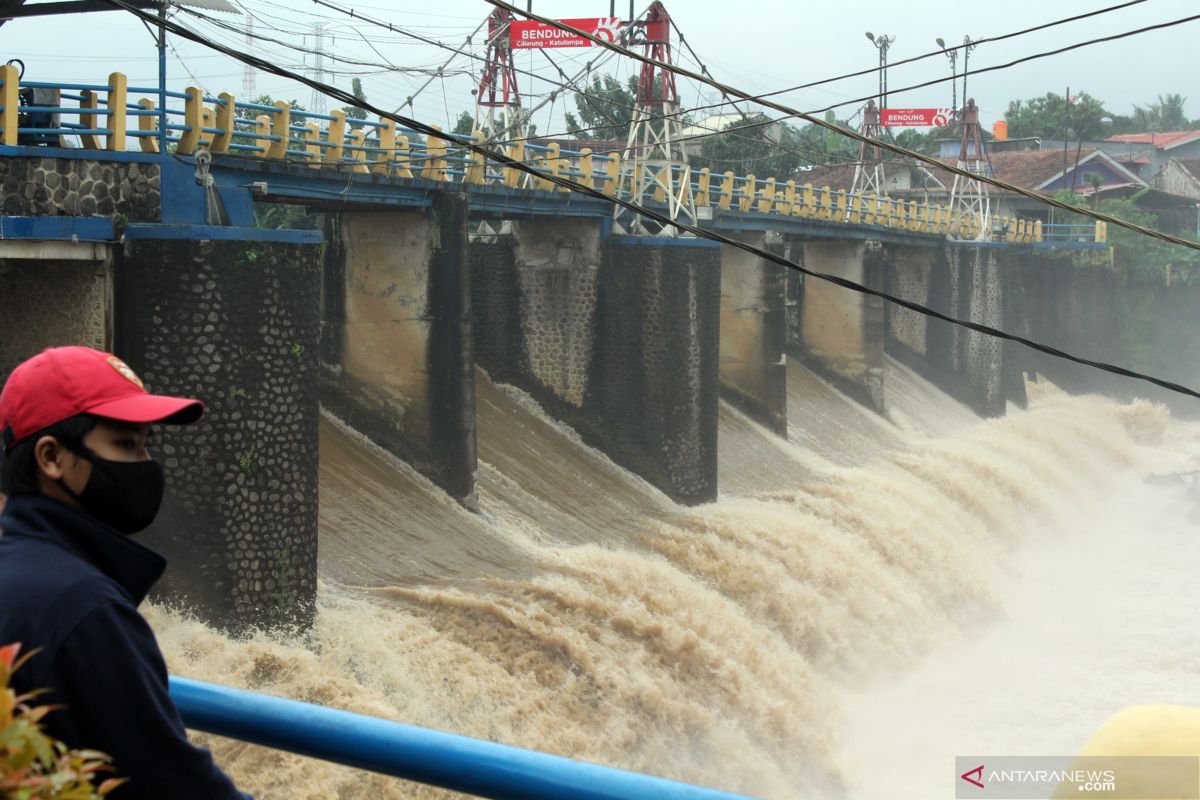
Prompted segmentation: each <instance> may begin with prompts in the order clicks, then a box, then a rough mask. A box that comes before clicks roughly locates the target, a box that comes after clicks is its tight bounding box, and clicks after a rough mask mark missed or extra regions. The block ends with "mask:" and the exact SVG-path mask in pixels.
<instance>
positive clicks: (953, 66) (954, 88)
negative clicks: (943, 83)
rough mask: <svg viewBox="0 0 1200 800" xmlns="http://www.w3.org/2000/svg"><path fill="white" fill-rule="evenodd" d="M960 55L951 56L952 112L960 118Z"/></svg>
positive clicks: (954, 53)
mask: <svg viewBox="0 0 1200 800" xmlns="http://www.w3.org/2000/svg"><path fill="white" fill-rule="evenodd" d="M957 61H958V53H957V51H956V52H953V53H951V54H950V111H951V112H952V113H953V114H954V116H956V117H957V116H958V64H956V63H955V62H957Z"/></svg>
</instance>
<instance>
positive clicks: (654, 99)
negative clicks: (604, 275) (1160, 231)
mask: <svg viewBox="0 0 1200 800" xmlns="http://www.w3.org/2000/svg"><path fill="white" fill-rule="evenodd" d="M635 25H636V27H637V28H640V31H638V30H636V29H635V30H634V31H633V37H632V39H631V41H630V45H638V44H640V45H643V47H644V50H643V53H644V54H645V55H646V56H647V57H648V58H650V59H653V60H655V61H660V62H662V63H663V64H671V63H673V62H672V60H671V17H670V16H669V15H668V14H667V10H666V8H664V7H663V4H662V3H660V2H654V3H651V5H650V9H649V10H648V11H647V12H646V18H645V20H644V21H641V22H638V23H635ZM639 33H640V36H639ZM682 139H683V125H682V124H681V123H680V118H679V92H678V91H676V88H675V73H673V72H671V70H669V69H666V68H664V67H660V66H656V65H654V64H643V65H642V73H641V76H640V77H639V78H638V88H637V102H636V104H635V106H634V111H633V119H632V120H631V122H630V124H629V140H628V143H627V144H626V146H625V154H624V156H623V158H622V161H623V165H622V170H621V187H620V191H621V194H622V196H623V197H625V198H626V199H627V200H629V201H631V202H633V203H636V204H637V205H647V204H651V205H654V204H665V205H666V207H667V208H666V211H667V214H668V216H669V217H670V218H671V219H673V220H676V219H681V218H682V219H684V220H685V221H687V222H691V223H694V222H695V221H696V204H695V201H694V199H693V197H692V188H691V174H690V171H689V169H688V163H687V154H686V153H685V152H684V148H683V142H682ZM616 219H617V221H618V222H619V223H620V224H621V225H622V226H623V227H624V228H625V230H627V231H628V232H630V233H633V232H640V233H662V234H665V235H673V234H674V233H675V228H673V227H670V226H668V227H667V229H665V230H661V231H660V230H658V226H657V225H656V224H654V223H649V225H650V227H647V222H645V221H644V220H643V219H642V218H641V217H639V216H638V215H636V214H634V213H632V212H630V211H627V210H625V209H623V208H621V207H620V206H618V207H617V209H616Z"/></svg>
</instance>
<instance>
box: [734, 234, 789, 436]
mask: <svg viewBox="0 0 1200 800" xmlns="http://www.w3.org/2000/svg"><path fill="white" fill-rule="evenodd" d="M742 241H744V242H746V243H748V244H753V245H755V246H757V247H760V248H769V249H770V250H771V251H772V252H776V253H780V254H782V251H783V243H782V241H780V240H779V238H778V237H777V236H776V237H770V238H769V237H768V236H767V235H765V234H759V235H756V236H748V237H743V238H742ZM785 273H786V270H785V268H784V267H781V266H779V265H778V264H774V263H772V262H770V261H767V260H765V259H762V258H760V257H758V256H756V255H754V254H752V253H747V252H746V251H745V250H741V249H739V248H736V247H733V246H731V245H722V247H721V348H720V350H721V353H720V379H721V394H722V396H724V397H725V398H726V399H727V400H729V401H730V402H731V403H733V404H735V405H737V406H738V407H739V408H741V409H742V410H743V411H745V412H746V413H747V414H749V415H750V416H751V417H752V418H754V419H756V420H758V421H759V422H761V423H762V424H763V425H765V426H767V427H768V428H770V429H771V430H772V431H774V432H775V433H776V434H777V435H779V436H783V437H785V438H786V437H787V362H786V357H785V355H784V351H785V339H786V324H787V323H786V317H785V312H784V300H785V297H784V295H785V279H786V274H785Z"/></svg>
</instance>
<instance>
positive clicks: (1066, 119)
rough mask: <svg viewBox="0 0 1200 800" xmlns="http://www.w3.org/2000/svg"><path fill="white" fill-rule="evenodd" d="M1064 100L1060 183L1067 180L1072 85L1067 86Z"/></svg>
mask: <svg viewBox="0 0 1200 800" xmlns="http://www.w3.org/2000/svg"><path fill="white" fill-rule="evenodd" d="M1063 102H1064V103H1066V106H1065V107H1064V108H1063V168H1062V177H1061V178H1059V183H1065V182H1066V180H1067V143H1068V140H1069V139H1070V138H1071V87H1070V86H1068V87H1067V93H1066V94H1065V95H1063Z"/></svg>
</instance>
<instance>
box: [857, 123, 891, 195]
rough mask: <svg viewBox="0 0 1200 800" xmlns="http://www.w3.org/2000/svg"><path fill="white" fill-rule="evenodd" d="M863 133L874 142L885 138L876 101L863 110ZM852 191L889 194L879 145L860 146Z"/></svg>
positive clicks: (864, 143)
mask: <svg viewBox="0 0 1200 800" xmlns="http://www.w3.org/2000/svg"><path fill="white" fill-rule="evenodd" d="M861 132H862V135H863V136H866V137H867V138H868V139H872V140H874V141H879V140H880V139H882V138H883V128H882V126H880V124H879V109H878V108H877V107H876V106H875V101H874V100H868V101H867V107H866V108H864V109H863V122H862V128H861ZM850 191H851V192H852V193H854V194H873V195H875V196H876V197H882V196H883V195H886V194H887V184H886V183H884V179H883V150H882V149H881V148H880V147H879V145H877V144H867V143H866V142H862V143H860V144H859V146H858V161H856V162H854V185H853V186H852V187H851V189H850Z"/></svg>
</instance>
